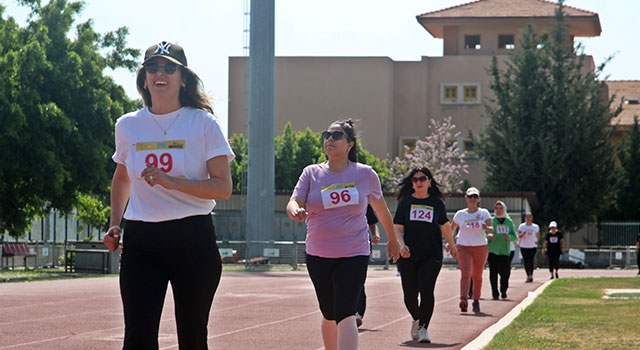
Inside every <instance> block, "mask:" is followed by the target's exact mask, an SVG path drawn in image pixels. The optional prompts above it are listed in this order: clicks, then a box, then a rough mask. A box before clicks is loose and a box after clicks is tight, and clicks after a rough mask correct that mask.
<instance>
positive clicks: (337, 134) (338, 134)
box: [322, 131, 345, 141]
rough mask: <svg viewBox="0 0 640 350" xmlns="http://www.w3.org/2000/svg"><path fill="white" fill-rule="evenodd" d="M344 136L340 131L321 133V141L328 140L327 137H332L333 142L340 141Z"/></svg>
mask: <svg viewBox="0 0 640 350" xmlns="http://www.w3.org/2000/svg"><path fill="white" fill-rule="evenodd" d="M343 136H345V134H344V132H342V131H323V132H322V139H323V140H328V139H329V137H332V138H333V139H334V140H336V141H337V140H342V137H343Z"/></svg>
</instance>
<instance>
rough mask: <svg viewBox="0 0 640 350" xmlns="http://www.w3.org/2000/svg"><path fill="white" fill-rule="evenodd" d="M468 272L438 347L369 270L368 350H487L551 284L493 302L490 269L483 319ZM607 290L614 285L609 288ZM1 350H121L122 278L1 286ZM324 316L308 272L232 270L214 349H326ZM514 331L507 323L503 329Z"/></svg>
mask: <svg viewBox="0 0 640 350" xmlns="http://www.w3.org/2000/svg"><path fill="white" fill-rule="evenodd" d="M635 273H636V271H635V270H560V277H563V278H564V277H586V276H628V277H631V276H635ZM459 277H460V272H459V271H458V270H457V269H454V268H444V269H443V270H442V272H441V273H440V277H439V279H438V283H437V286H436V307H435V312H434V316H433V319H432V322H431V326H430V327H429V334H430V336H431V339H432V341H433V343H432V344H418V343H416V342H414V341H411V340H410V337H409V328H410V323H411V321H410V318H409V315H408V313H407V312H406V310H405V308H404V305H403V303H402V291H401V288H400V278H399V277H398V276H396V271H395V270H376V269H372V270H370V271H369V276H368V278H367V284H366V292H367V295H368V300H367V302H368V308H367V312H366V314H365V317H364V323H363V325H362V327H361V328H360V340H359V342H360V349H367V350H369V349H385V350H388V349H394V348H438V349H462V348H463V347H465V346H467V349H469V348H473V347H476V348H477V347H480V346H481V345H479V344H482V342H483V341H482V338H485V339H490V336H491V334H488V335H487V334H484V335H483V337H481V338H480V341H479V342H478V340H476V342H474V339H476V338H477V337H478V336H480V335H481V333H482V332H483V331H485V330H487V329H491V331H492V332H493V331H497V329H492V328H490V327H491V326H492V325H494V324H496V323H497V322H498V321H500V320H501V319H503V317H504V316H505V315H507V314H508V313H509V312H510V311H511V310H512V309H514V308H516V309H517V307H518V305H519V304H520V303H521V302H522V301H523V300H525V299H526V298H527V296H528V295H529V293H530V292H534V291H535V290H536V289H538V288H539V287H541V286H542V285H543V284H544V283H546V282H548V280H547V278H548V277H547V272H546V271H544V270H538V271H536V273H535V275H534V277H535V278H537V280H536V281H534V283H524V279H525V278H524V277H525V274H524V271H523V270H521V269H516V270H514V271H513V273H512V276H511V288H510V289H509V291H508V295H509V298H508V299H507V300H500V301H493V300H490V288H489V284H488V271H485V282H484V283H483V284H484V285H483V290H482V293H483V296H484V297H483V298H482V300H481V310H482V312H481V313H480V314H477V315H476V314H473V313H472V312H468V313H461V312H460V310H459V309H458V281H459ZM603 287H606V286H603ZM171 300H172V299H171V296H170V295H168V297H167V302H166V303H165V309H164V314H163V318H162V321H161V325H160V328H161V329H160V348H161V349H177V348H178V347H177V345H176V344H177V342H176V336H175V325H174V322H175V321H174V318H173V305H172V302H171ZM0 310H1V311H0V349H47V350H50V349H65V350H76V349H78V350H80V349H82V350H88V349H120V348H121V347H122V334H123V321H122V305H121V303H120V296H119V290H118V279H117V277H103V278H82V279H69V280H56V281H40V282H19V283H0ZM320 320H321V316H320V313H319V311H318V307H317V303H316V300H315V296H314V292H313V287H312V285H311V282H310V280H309V278H308V276H307V273H306V272H304V271H295V272H293V271H292V272H268V273H256V272H252V273H247V272H224V273H223V277H222V282H221V285H220V289H219V290H218V293H217V294H216V297H215V301H214V306H213V310H212V312H211V320H210V324H209V338H210V340H209V347H210V349H279V350H293V349H296V350H298V349H312V350H315V349H322V348H323V347H322V338H321V336H320V327H319V326H320ZM505 324H506V323H505Z"/></svg>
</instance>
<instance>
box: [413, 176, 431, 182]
mask: <svg viewBox="0 0 640 350" xmlns="http://www.w3.org/2000/svg"><path fill="white" fill-rule="evenodd" d="M427 179H428V177H426V176H424V175H422V176H419V177H412V178H411V182H413V183H417V182H425V181H427Z"/></svg>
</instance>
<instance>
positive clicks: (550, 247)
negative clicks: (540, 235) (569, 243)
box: [544, 231, 564, 252]
mask: <svg viewBox="0 0 640 350" xmlns="http://www.w3.org/2000/svg"><path fill="white" fill-rule="evenodd" d="M563 237H564V236H563V235H562V232H560V231H556V233H555V234H553V233H551V231H549V232H547V235H546V236H545V238H544V240H545V241H547V251H550V252H560V249H561V248H562V246H561V245H560V240H561V239H562V238H563Z"/></svg>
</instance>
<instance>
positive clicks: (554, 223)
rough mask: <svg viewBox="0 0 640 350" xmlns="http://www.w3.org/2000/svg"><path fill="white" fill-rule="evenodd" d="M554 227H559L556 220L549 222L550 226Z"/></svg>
mask: <svg viewBox="0 0 640 350" xmlns="http://www.w3.org/2000/svg"><path fill="white" fill-rule="evenodd" d="M552 227H558V223H557V222H555V221H551V222H550V223H549V228H552Z"/></svg>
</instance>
